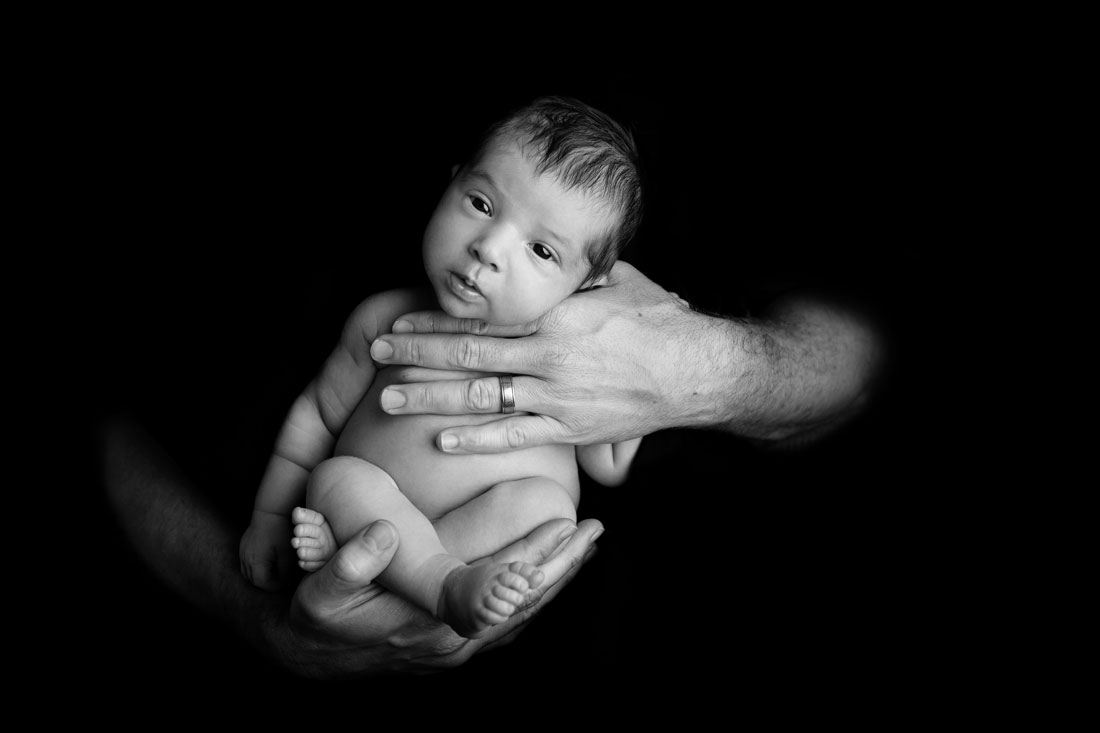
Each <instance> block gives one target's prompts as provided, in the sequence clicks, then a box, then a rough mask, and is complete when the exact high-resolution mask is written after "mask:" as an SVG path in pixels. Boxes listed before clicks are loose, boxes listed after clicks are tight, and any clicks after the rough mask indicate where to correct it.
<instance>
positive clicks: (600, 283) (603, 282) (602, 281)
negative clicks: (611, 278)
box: [590, 275, 607, 288]
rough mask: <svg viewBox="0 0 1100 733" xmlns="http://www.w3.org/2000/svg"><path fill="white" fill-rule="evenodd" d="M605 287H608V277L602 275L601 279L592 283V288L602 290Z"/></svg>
mask: <svg viewBox="0 0 1100 733" xmlns="http://www.w3.org/2000/svg"><path fill="white" fill-rule="evenodd" d="M604 285H607V275H600V277H599V279H597V280H596V282H594V283H592V285H591V286H590V287H593V288H602V287H603V286H604Z"/></svg>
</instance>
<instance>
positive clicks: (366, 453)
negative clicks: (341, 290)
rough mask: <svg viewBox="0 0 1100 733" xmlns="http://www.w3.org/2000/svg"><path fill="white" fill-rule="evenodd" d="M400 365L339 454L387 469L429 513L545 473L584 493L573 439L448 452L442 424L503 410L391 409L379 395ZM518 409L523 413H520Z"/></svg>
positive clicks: (356, 417) (359, 415)
mask: <svg viewBox="0 0 1100 733" xmlns="http://www.w3.org/2000/svg"><path fill="white" fill-rule="evenodd" d="M397 375H398V370H397V369H380V370H379V371H378V373H377V375H376V376H375V378H374V383H373V384H372V385H371V387H370V389H369V390H368V391H367V394H366V395H365V396H364V398H363V400H362V401H361V402H360V403H359V406H358V407H357V408H356V409H355V412H354V413H353V414H352V416H351V419H350V420H349V421H348V423H347V425H346V426H345V428H344V431H343V433H341V435H340V438H339V440H338V441H337V443H336V455H338V456H340V455H346V456H355V457H357V458H362V459H363V460H365V461H370V462H371V463H373V464H374V465H376V466H378V467H379V468H381V469H383V470H384V471H386V472H387V473H388V474H389V475H390V476H391V477H392V478H393V480H394V481H395V482H396V483H397V486H398V488H400V489H401V491H402V492H403V493H404V494H405V495H406V496H407V497H408V498H409V500H410V501H412V503H413V504H414V505H415V506H416V507H417V508H418V509H420V511H422V512H423V513H424V514H425V515H426V516H427V517H428V518H429V519H431V520H435V519H438V518H439V517H441V516H442V515H444V514H446V513H447V512H449V511H451V510H452V509H454V508H455V507H458V506H460V505H462V504H465V503H466V502H467V501H469V500H470V499H472V498H474V497H475V496H477V495H478V494H481V493H482V492H483V491H485V490H486V489H489V488H490V487H492V486H494V485H495V484H498V483H501V482H502V481H514V480H516V479H521V478H527V477H530V476H545V477H547V478H551V479H554V480H555V481H557V482H558V483H560V484H561V485H562V486H563V487H565V489H566V491H567V492H568V493H569V495H570V496H571V497H572V499H573V503H574V504H576V503H577V501H578V500H579V498H580V482H579V479H578V475H577V460H576V450H575V449H574V448H573V446H570V445H552V446H543V447H540V448H527V449H524V450H519V451H512V452H508V453H496V454H486V455H449V454H447V453H443V452H442V451H441V450H439V448H437V447H436V445H435V438H436V436H437V435H438V434H439V432H440V431H441V430H443V429H444V428H447V427H454V426H456V425H463V424H465V425H477V424H482V423H486V422H491V421H493V420H499V419H501V416H500V415H469V416H465V417H454V416H447V415H402V416H393V415H387V414H386V413H385V412H383V411H382V409H381V408H380V407H379V406H378V395H379V394H380V393H381V391H382V389H384V388H385V387H386V386H388V385H389V384H391V383H393V382H394V381H396V379H397ZM517 414H518V413H517Z"/></svg>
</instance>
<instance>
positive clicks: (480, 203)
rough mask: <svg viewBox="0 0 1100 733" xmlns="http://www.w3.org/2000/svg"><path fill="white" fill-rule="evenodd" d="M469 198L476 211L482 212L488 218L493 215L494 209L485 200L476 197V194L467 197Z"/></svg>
mask: <svg viewBox="0 0 1100 733" xmlns="http://www.w3.org/2000/svg"><path fill="white" fill-rule="evenodd" d="M467 198H468V199H469V200H470V206H473V207H474V209H476V210H477V211H480V212H481V213H482V214H485V215H486V216H492V215H493V209H492V207H490V206H489V202H488V201H486V200H485V199H483V198H481V197H480V196H475V195H474V194H470V195H469V196H467Z"/></svg>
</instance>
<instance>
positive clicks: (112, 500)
mask: <svg viewBox="0 0 1100 733" xmlns="http://www.w3.org/2000/svg"><path fill="white" fill-rule="evenodd" d="M100 439H101V447H102V456H103V470H104V484H105V487H106V492H107V499H108V503H109V505H110V507H111V509H112V510H113V512H114V514H115V516H116V517H117V519H118V522H119V525H120V527H121V529H122V531H123V532H124V533H125V535H126V537H127V539H128V540H129V542H130V543H131V544H132V545H133V547H134V550H135V552H136V553H137V554H138V556H139V557H141V558H142V559H143V560H144V561H145V563H146V564H147V565H148V566H149V568H150V569H151V570H152V572H153V573H154V574H155V575H156V577H157V578H159V579H160V580H161V581H163V582H164V583H165V584H166V585H167V586H168V587H170V588H171V589H172V590H173V591H175V592H176V593H178V594H179V595H180V596H181V597H183V598H184V599H186V600H187V601H188V602H189V603H191V604H193V605H195V606H196V607H198V608H200V609H201V610H203V611H204V612H206V613H209V614H211V615H213V616H215V617H216V618H218V619H220V620H221V621H223V622H225V623H227V624H228V625H229V626H231V627H233V628H234V629H236V630H237V631H238V632H240V633H241V634H242V635H244V636H245V638H247V639H249V640H250V641H252V642H253V643H254V644H255V645H256V646H257V648H259V649H261V650H268V649H269V648H270V645H269V644H267V643H265V628H266V629H274V628H275V626H276V624H275V623H274V620H275V619H276V618H278V617H279V615H280V614H281V613H283V609H285V608H286V607H287V606H288V605H289V601H288V599H287V598H286V597H285V596H283V595H280V594H274V593H268V592H265V591H261V590H259V589H257V588H254V587H253V586H251V585H250V584H249V583H247V582H246V580H245V579H244V577H243V576H242V575H241V573H240V569H239V559H238V548H237V541H238V538H237V532H236V531H235V530H234V529H233V528H232V527H230V526H229V525H228V524H227V523H226V522H225V521H224V519H223V518H222V517H220V516H219V515H218V513H217V512H215V511H214V510H213V509H212V508H211V507H210V506H209V505H208V504H206V503H205V502H204V501H203V500H202V497H201V496H200V495H199V492H197V491H196V490H195V488H194V487H193V486H192V485H191V484H190V483H189V482H188V481H187V479H186V478H184V476H183V475H182V473H181V472H180V471H179V470H178V469H177V468H176V467H175V465H174V463H173V462H172V460H171V458H170V457H169V456H168V455H166V454H165V453H164V452H163V451H162V450H161V448H160V447H159V446H158V445H157V444H156V443H155V441H153V440H152V439H151V438H150V437H149V436H148V435H146V434H145V433H144V431H143V430H142V429H141V428H140V427H139V426H138V425H136V424H134V423H132V422H129V421H126V420H113V421H111V422H108V423H105V424H104V425H103V426H102V427H101V430H100Z"/></svg>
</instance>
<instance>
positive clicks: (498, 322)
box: [436, 293, 527, 326]
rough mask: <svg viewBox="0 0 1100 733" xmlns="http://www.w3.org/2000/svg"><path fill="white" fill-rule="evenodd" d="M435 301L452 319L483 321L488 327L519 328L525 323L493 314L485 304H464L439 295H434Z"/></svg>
mask: <svg viewBox="0 0 1100 733" xmlns="http://www.w3.org/2000/svg"><path fill="white" fill-rule="evenodd" d="M436 300H437V301H438V302H439V307H440V308H441V309H442V310H443V312H444V313H446V314H447V315H449V316H451V317H452V318H465V319H469V320H474V321H483V322H484V323H488V324H489V325H490V326H519V325H522V324H524V323H526V322H527V321H526V320H518V319H515V318H507V317H502V316H501V314H499V313H494V312H493V309H492V308H490V307H489V306H488V304H487V303H479V304H475V303H464V302H462V301H460V300H458V299H456V298H454V297H453V296H451V297H446V294H444V295H442V296H441V295H440V293H436Z"/></svg>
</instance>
